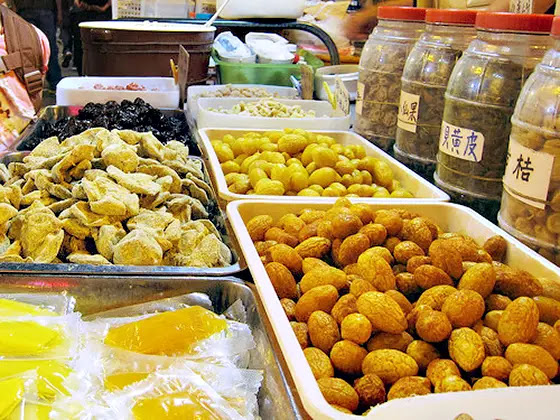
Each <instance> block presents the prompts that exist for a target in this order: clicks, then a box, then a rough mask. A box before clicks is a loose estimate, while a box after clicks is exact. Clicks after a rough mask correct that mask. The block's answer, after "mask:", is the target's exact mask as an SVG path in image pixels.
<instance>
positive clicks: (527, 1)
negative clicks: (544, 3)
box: [509, 0, 533, 14]
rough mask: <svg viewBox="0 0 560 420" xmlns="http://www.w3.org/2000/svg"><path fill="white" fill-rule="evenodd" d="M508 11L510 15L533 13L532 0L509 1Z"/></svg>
mask: <svg viewBox="0 0 560 420" xmlns="http://www.w3.org/2000/svg"><path fill="white" fill-rule="evenodd" d="M509 11H510V12H511V13H527V14H531V13H533V0H510V2H509Z"/></svg>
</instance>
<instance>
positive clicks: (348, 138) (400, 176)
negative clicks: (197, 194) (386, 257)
mask: <svg viewBox="0 0 560 420" xmlns="http://www.w3.org/2000/svg"><path fill="white" fill-rule="evenodd" d="M265 131H266V130H247V129H244V130H242V129H229V128H227V129H214V128H210V129H203V130H199V132H198V134H199V138H200V140H201V144H202V147H203V149H204V150H205V153H206V156H207V157H208V160H209V161H210V168H211V171H212V176H213V178H214V182H215V185H216V186H217V190H218V195H219V196H220V198H221V199H223V200H225V201H228V202H229V201H234V200H247V199H251V198H252V199H254V198H255V197H258V198H264V199H270V200H275V201H280V200H288V201H297V202H300V201H305V200H309V198H306V197H301V196H300V197H298V196H296V197H290V196H271V195H268V196H266V195H259V196H254V195H244V194H235V193H232V192H230V191H229V189H228V186H227V183H226V179H225V176H224V172H223V170H222V167H221V166H220V161H219V160H218V156H217V155H216V152H215V151H214V148H213V147H212V144H211V141H212V140H221V139H222V138H223V137H224V136H225V135H226V134H231V135H232V136H234V137H236V138H237V137H240V136H242V135H243V134H245V133H248V132H265ZM313 132H314V133H317V134H324V135H327V136H331V137H333V138H334V139H335V140H336V141H337V143H339V144H342V145H344V146H347V145H351V144H359V145H362V146H363V147H364V148H365V149H366V155H367V156H373V157H375V158H378V159H382V160H384V161H385V162H387V164H388V165H389V166H390V168H391V169H392V171H393V176H394V178H395V179H396V180H398V181H399V182H400V183H401V184H402V186H403V188H405V189H406V190H408V191H410V192H411V193H412V194H413V195H414V197H415V199H417V200H422V201H424V200H425V201H448V200H449V196H448V195H447V194H445V193H444V192H443V191H441V190H439V189H437V188H436V187H434V186H433V185H432V184H430V183H429V182H427V181H426V180H424V179H422V178H421V177H420V176H418V175H416V174H415V173H414V172H412V171H411V170H410V169H408V168H406V167H405V166H404V165H402V164H400V163H399V162H397V161H396V160H395V159H393V158H391V157H390V156H387V155H386V154H385V153H383V152H382V151H381V150H379V149H378V148H377V147H375V146H373V145H372V144H371V143H369V142H368V141H366V140H365V139H364V138H363V137H360V136H358V135H357V134H355V133H352V132H350V131H317V130H313ZM318 200H320V201H321V200H326V201H329V200H331V199H330V198H327V197H319V198H318ZM357 200H358V201H360V200H372V198H369V199H366V198H363V199H357ZM390 200H396V199H390ZM410 200H412V199H410Z"/></svg>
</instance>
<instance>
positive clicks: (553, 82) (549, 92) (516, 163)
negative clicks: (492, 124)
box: [499, 18, 560, 265]
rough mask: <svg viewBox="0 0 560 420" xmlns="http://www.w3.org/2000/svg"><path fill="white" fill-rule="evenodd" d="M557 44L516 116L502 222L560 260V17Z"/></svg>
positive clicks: (527, 88) (555, 33) (537, 72)
mask: <svg viewBox="0 0 560 420" xmlns="http://www.w3.org/2000/svg"><path fill="white" fill-rule="evenodd" d="M552 35H553V37H554V39H555V45H554V47H553V48H552V49H551V50H550V51H548V53H547V54H546V55H545V57H544V58H543V60H542V62H541V63H540V64H539V65H538V66H537V67H536V69H535V72H534V73H533V74H532V75H531V77H530V78H529V79H528V80H527V83H526V84H525V86H524V87H523V90H522V92H521V94H520V96H519V100H518V102H517V106H516V108H515V113H514V115H513V117H512V129H511V136H510V142H509V149H508V156H509V158H508V163H507V167H506V172H505V175H504V193H503V196H502V207H501V209H500V215H499V223H500V226H501V227H502V228H504V229H505V230H507V231H508V232H510V233H511V234H512V235H514V236H515V237H517V238H518V239H520V240H521V241H522V242H525V243H526V244H527V245H529V246H531V247H532V248H534V249H536V250H537V251H538V252H539V253H540V254H541V255H542V256H544V257H545V258H547V259H549V260H551V261H552V262H554V263H555V264H557V265H558V264H559V263H560V101H559V98H560V96H559V93H560V19H558V18H555V19H554V24H553V27H552Z"/></svg>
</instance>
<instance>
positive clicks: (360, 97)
mask: <svg viewBox="0 0 560 420" xmlns="http://www.w3.org/2000/svg"><path fill="white" fill-rule="evenodd" d="M558 1H560V0H558ZM365 89H366V86H365V85H364V84H363V83H362V82H358V92H357V96H356V114H358V115H362V109H363V107H364V92H365Z"/></svg>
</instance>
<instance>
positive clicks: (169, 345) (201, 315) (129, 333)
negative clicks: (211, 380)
mask: <svg viewBox="0 0 560 420" xmlns="http://www.w3.org/2000/svg"><path fill="white" fill-rule="evenodd" d="M226 329H227V322H226V321H225V320H224V319H222V318H220V317H219V316H218V315H216V314H215V313H214V312H212V311H209V310H207V309H204V308H202V307H200V306H191V307H188V308H184V309H179V310H177V311H172V312H164V313H162V314H158V315H154V316H151V317H149V318H145V319H142V320H140V321H135V322H131V323H129V324H125V325H121V326H119V327H114V328H111V329H110V330H109V332H108V333H107V336H106V337H105V344H107V345H110V346H114V347H119V348H123V349H125V350H129V351H134V352H137V353H143V354H154V355H165V356H176V355H181V354H189V353H192V351H193V350H194V348H195V346H196V345H197V344H198V343H199V342H200V341H202V340H205V339H207V338H209V337H211V336H213V335H214V334H216V333H219V332H222V331H224V330H226Z"/></svg>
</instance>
